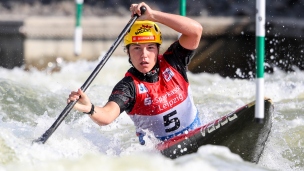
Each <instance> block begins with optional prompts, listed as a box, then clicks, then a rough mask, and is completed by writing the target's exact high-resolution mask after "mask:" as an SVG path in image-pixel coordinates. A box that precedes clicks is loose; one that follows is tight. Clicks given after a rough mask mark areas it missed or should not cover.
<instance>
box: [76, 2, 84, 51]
mask: <svg viewBox="0 0 304 171" xmlns="http://www.w3.org/2000/svg"><path fill="white" fill-rule="evenodd" d="M75 2H76V24H75V32H74V54H75V55H76V56H78V55H80V53H81V49H82V27H81V16H82V4H83V0H75Z"/></svg>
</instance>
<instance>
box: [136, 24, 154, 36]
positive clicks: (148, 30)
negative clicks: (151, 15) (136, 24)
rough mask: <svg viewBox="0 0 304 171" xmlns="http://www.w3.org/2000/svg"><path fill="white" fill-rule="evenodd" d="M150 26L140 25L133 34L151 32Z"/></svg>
mask: <svg viewBox="0 0 304 171" xmlns="http://www.w3.org/2000/svg"><path fill="white" fill-rule="evenodd" d="M151 28H152V26H149V25H142V26H141V27H140V28H139V29H137V31H136V32H135V34H136V35H138V34H141V33H144V32H151Z"/></svg>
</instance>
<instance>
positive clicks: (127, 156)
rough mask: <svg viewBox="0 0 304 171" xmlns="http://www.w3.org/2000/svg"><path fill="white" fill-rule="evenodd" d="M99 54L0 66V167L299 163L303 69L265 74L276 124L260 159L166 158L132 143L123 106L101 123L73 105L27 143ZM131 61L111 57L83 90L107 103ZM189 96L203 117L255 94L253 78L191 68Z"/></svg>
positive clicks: (219, 151)
mask: <svg viewBox="0 0 304 171" xmlns="http://www.w3.org/2000/svg"><path fill="white" fill-rule="evenodd" d="M97 63H98V61H93V62H88V61H77V62H74V63H61V64H60V67H61V70H60V71H59V72H55V73H50V72H47V71H37V70H34V69H32V70H31V71H24V70H23V69H22V68H15V69H12V70H7V69H3V68H0V73H1V75H0V117H1V119H0V130H1V131H0V170H14V171H15V170H103V171H107V170H111V171H112V170H151V171H152V170H153V171H154V170H160V171H162V170H166V171H170V170H172V171H173V170H174V171H176V170H189V169H191V170H201V169H202V168H203V169H204V170H254V171H256V170H272V169H274V170H303V169H304V161H303V158H304V155H303V154H304V151H303V147H304V142H303V138H302V137H303V132H304V127H303V125H304V119H303V116H302V113H303V110H304V109H303V106H304V84H303V80H304V78H303V77H304V72H303V71H296V72H295V73H285V72H282V71H279V70H277V71H275V73H274V74H271V75H268V74H266V75H265V96H267V97H270V98H271V99H272V100H273V102H274V105H275V112H274V123H273V128H272V131H271V133H270V137H269V140H268V142H267V144H266V146H265V151H264V154H263V156H262V158H261V160H260V162H259V164H258V165H256V164H252V163H249V162H245V161H243V160H242V159H241V158H240V157H239V156H237V155H235V154H233V153H231V152H230V151H229V149H228V148H226V147H219V146H211V145H207V146H203V147H201V148H200V149H199V152H198V153H195V154H191V155H187V156H184V157H180V158H178V159H177V160H170V159H167V158H165V157H163V156H162V155H160V154H159V153H158V152H156V151H155V150H154V148H153V146H154V143H155V140H153V139H146V142H147V144H146V145H145V146H141V145H139V144H138V142H137V138H136V136H135V130H134V126H133V124H132V121H131V120H130V118H129V117H128V116H127V115H126V114H125V113H122V114H121V116H120V117H119V118H118V119H117V120H115V122H114V123H112V124H110V125H108V126H104V127H100V126H98V125H97V124H95V123H94V122H93V121H92V120H91V119H90V118H89V117H88V116H86V115H83V114H82V113H79V112H76V111H74V110H72V111H71V112H70V114H69V115H68V116H67V118H66V119H65V121H64V122H62V123H61V125H60V126H59V127H58V128H57V130H56V131H55V132H54V133H53V135H52V136H51V137H50V138H49V140H48V141H47V142H46V143H45V144H43V145H41V144H32V140H34V139H36V138H38V137H40V136H41V135H42V134H43V133H44V132H45V131H46V130H47V129H48V128H49V127H50V126H51V125H52V124H53V122H54V121H55V120H56V119H57V116H58V115H59V114H60V113H61V111H62V110H63V109H64V107H65V106H66V98H67V96H68V94H69V92H70V91H71V90H76V89H77V88H78V87H80V86H81V85H82V84H83V83H84V81H85V80H86V79H87V78H88V76H89V75H90V74H91V72H92V71H93V70H94V68H95V67H96V65H97ZM129 66H130V64H129V63H128V61H127V58H125V57H111V58H110V59H109V61H108V62H107V64H106V65H105V66H104V68H103V69H102V70H101V72H100V73H99V75H98V76H97V77H96V79H95V80H94V81H93V83H92V84H91V86H90V87H89V89H88V90H87V94H88V95H89V96H90V98H91V100H92V102H93V103H94V104H96V105H103V104H105V103H106V102H107V99H108V96H109V94H110V92H111V91H112V88H113V86H114V85H115V84H116V83H117V82H118V81H119V80H120V79H121V78H122V77H123V75H124V73H125V72H126V70H127V69H128V68H129ZM189 80H190V82H191V87H192V89H193V92H195V93H193V95H194V101H195V102H196V104H197V106H198V109H199V111H200V116H199V117H200V118H201V119H202V120H203V122H204V123H207V122H209V121H212V120H214V119H216V118H218V117H219V116H221V115H224V114H227V113H229V112H231V111H234V110H236V109H237V108H239V107H241V106H242V105H244V104H246V103H249V102H251V101H253V100H254V98H255V81H254V80H238V79H230V78H222V77H220V76H218V75H216V74H206V73H204V74H191V73H189Z"/></svg>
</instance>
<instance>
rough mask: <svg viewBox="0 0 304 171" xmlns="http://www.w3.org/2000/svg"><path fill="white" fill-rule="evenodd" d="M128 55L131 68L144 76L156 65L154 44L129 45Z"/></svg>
mask: <svg viewBox="0 0 304 171" xmlns="http://www.w3.org/2000/svg"><path fill="white" fill-rule="evenodd" d="M129 53H130V59H131V62H132V64H133V66H134V67H135V68H136V69H137V70H138V71H140V72H141V73H143V74H145V73H147V72H149V71H151V69H152V68H153V67H154V65H155V64H156V61H157V55H158V47H157V45H156V43H142V44H131V45H130V47H129Z"/></svg>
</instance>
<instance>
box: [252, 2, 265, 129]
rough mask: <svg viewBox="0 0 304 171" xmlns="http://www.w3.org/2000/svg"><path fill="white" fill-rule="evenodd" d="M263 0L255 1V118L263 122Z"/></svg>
mask: <svg viewBox="0 0 304 171" xmlns="http://www.w3.org/2000/svg"><path fill="white" fill-rule="evenodd" d="M265 5H266V2H265V0H257V1H256V8H257V9H256V10H257V13H256V54H257V60H256V65H257V68H256V105H255V120H256V121H257V122H258V123H263V119H264V56H265V20H266V15H265Z"/></svg>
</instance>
